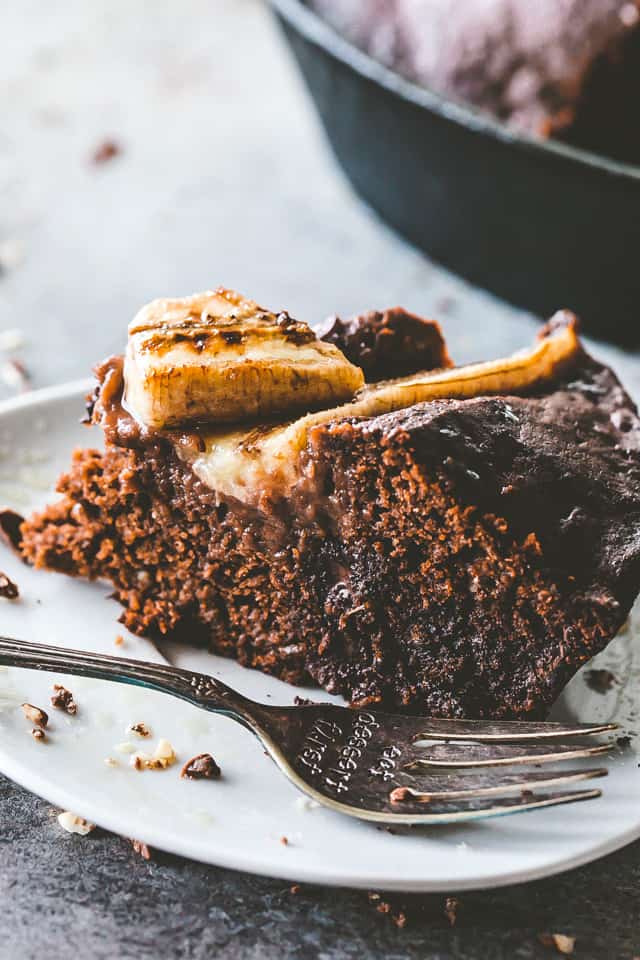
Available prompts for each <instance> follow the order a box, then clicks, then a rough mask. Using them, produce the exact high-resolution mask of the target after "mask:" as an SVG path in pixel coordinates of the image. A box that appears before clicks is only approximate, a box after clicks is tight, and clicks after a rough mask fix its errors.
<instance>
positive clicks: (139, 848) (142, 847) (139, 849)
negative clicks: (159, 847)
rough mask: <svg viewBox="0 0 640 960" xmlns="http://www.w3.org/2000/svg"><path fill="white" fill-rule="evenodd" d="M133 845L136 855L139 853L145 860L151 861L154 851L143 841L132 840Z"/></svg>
mask: <svg viewBox="0 0 640 960" xmlns="http://www.w3.org/2000/svg"><path fill="white" fill-rule="evenodd" d="M131 845H132V847H133V849H134V851H135V852H136V853H139V854H140V856H141V857H142V859H143V860H151V857H152V850H151V847H148V846H147V844H146V843H143V842H142V841H141V840H133V839H132V840H131Z"/></svg>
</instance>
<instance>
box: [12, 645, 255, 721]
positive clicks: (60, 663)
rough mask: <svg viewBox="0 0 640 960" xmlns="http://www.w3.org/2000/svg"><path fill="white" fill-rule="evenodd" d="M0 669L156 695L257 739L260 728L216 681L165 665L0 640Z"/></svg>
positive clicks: (251, 711) (247, 707) (250, 711)
mask: <svg viewBox="0 0 640 960" xmlns="http://www.w3.org/2000/svg"><path fill="white" fill-rule="evenodd" d="M0 664H3V665H4V666H7V667H23V668H26V669H28V670H46V671H51V672H58V671H59V672H60V673H65V674H72V675H75V676H79V677H94V678H95V679H96V680H114V681H115V682H116V683H129V684H133V685H134V686H137V687H147V688H149V689H152V690H160V691H161V692H163V693H170V694H172V695H173V696H174V697H179V698H180V699H181V700H186V701H187V702H188V703H192V704H194V705H195V706H197V707H204V709H205V710H210V711H211V712H213V713H222V714H225V715H226V716H228V717H231V718H232V719H234V720H238V721H239V722H240V723H242V724H243V725H244V726H245V727H248V728H249V729H250V730H251V731H252V732H254V733H257V729H256V727H257V726H259V720H258V717H257V714H259V713H260V711H261V709H264V708H263V707H262V706H261V705H260V704H255V703H254V702H253V701H252V700H248V699H247V698H246V697H243V696H242V695H241V694H240V693H237V692H236V691H235V690H232V689H231V687H227V686H226V684H224V683H222V681H220V680H216V678H215V677H210V676H208V675H207V674H206V673H194V672H193V671H191V670H183V669H181V668H180V667H173V666H170V665H169V664H164V663H149V662H147V661H144V660H130V659H128V658H126V657H111V656H106V655H105V654H102V653H89V652H87V651H83V650H67V649H66V648H64V647H51V646H48V645H47V644H44V643H27V642H26V641H25V640H12V639H11V638H10V637H0Z"/></svg>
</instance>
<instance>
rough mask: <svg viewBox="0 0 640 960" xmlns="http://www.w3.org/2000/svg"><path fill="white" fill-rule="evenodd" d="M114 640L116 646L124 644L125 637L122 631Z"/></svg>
mask: <svg viewBox="0 0 640 960" xmlns="http://www.w3.org/2000/svg"><path fill="white" fill-rule="evenodd" d="M113 642H114V644H115V646H116V647H121V646H122V644H123V643H124V637H123V636H122V634H121V633H119V634H118V635H117V637H116V638H115V640H114V641H113Z"/></svg>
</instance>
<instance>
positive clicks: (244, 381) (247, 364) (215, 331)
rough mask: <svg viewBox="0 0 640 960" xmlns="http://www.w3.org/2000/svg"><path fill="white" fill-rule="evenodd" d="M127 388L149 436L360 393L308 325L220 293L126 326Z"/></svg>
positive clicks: (357, 378)
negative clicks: (150, 430) (168, 429)
mask: <svg viewBox="0 0 640 960" xmlns="http://www.w3.org/2000/svg"><path fill="white" fill-rule="evenodd" d="M124 380H125V396H124V402H125V405H126V407H127V409H128V410H129V411H130V412H131V413H132V414H133V415H134V416H135V417H136V419H137V420H139V421H140V422H141V423H143V424H145V425H146V426H148V427H152V428H155V429H162V428H165V427H176V426H183V425H187V424H193V423H197V422H202V421H207V422H211V423H229V422H237V421H247V420H260V419H264V418H270V417H276V416H278V415H280V416H282V415H286V414H289V413H291V412H296V411H300V410H313V409H314V408H318V407H322V406H330V405H332V404H335V403H341V402H343V401H345V400H350V399H351V398H352V397H353V396H354V394H355V393H356V392H357V391H358V390H359V389H360V388H361V387H362V386H363V384H364V376H363V373H362V371H361V370H360V368H359V367H356V366H354V365H353V364H351V363H349V361H348V360H347V359H346V357H345V356H344V355H343V354H342V353H341V351H340V350H338V348H337V347H335V346H333V345H332V344H329V343H324V342H323V341H322V340H318V339H317V337H316V335H315V334H314V333H313V331H312V330H311V329H310V327H308V326H307V324H306V323H301V322H299V321H296V320H293V319H292V318H291V317H290V316H289V315H288V314H287V313H280V314H277V315H276V314H274V313H271V312H270V311H268V310H263V309H262V307H259V306H258V304H257V303H255V302H254V301H253V300H248V299H246V298H244V297H242V296H240V294H238V293H235V292H234V291H232V290H225V289H222V288H219V289H218V290H215V291H208V292H206V293H200V294H194V295H193V296H191V297H185V298H183V299H180V300H154V301H153V302H152V303H150V304H148V305H147V306H145V307H143V308H142V310H141V311H140V312H139V313H138V314H137V316H136V317H135V318H134V319H133V320H132V321H131V323H130V324H129V339H128V343H127V350H126V355H125V366H124Z"/></svg>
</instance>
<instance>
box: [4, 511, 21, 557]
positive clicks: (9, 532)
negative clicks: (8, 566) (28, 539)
mask: <svg viewBox="0 0 640 960" xmlns="http://www.w3.org/2000/svg"><path fill="white" fill-rule="evenodd" d="M23 523H24V517H23V516H22V515H21V514H19V513H16V511H15V510H10V509H9V507H4V509H2V510H0V540H2V541H3V543H5V544H6V545H7V546H8V547H11V549H12V550H15V551H16V553H19V554H20V555H21V556H22V554H21V553H20V544H21V543H22V534H21V533H20V527H21V525H22V524H23Z"/></svg>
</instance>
